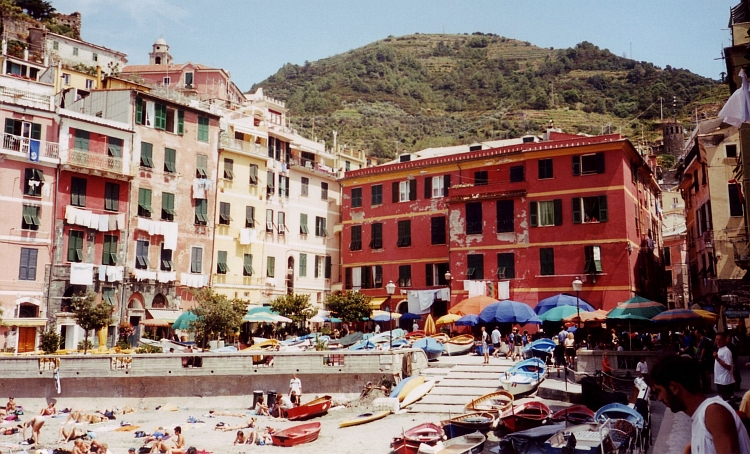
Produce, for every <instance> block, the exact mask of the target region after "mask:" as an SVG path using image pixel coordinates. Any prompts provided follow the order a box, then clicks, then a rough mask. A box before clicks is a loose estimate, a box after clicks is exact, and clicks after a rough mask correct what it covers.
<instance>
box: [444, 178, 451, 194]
mask: <svg viewBox="0 0 750 454" xmlns="http://www.w3.org/2000/svg"><path fill="white" fill-rule="evenodd" d="M450 186H451V176H450V174H449V175H445V176H443V196H445V197H447V196H448V188H449V187H450Z"/></svg>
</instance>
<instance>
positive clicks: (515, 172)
mask: <svg viewBox="0 0 750 454" xmlns="http://www.w3.org/2000/svg"><path fill="white" fill-rule="evenodd" d="M525 180H526V175H525V172H524V166H512V167H511V168H510V182H511V183H517V182H519V181H525Z"/></svg>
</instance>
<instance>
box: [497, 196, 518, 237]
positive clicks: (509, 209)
mask: <svg viewBox="0 0 750 454" xmlns="http://www.w3.org/2000/svg"><path fill="white" fill-rule="evenodd" d="M514 217H515V214H514V213H513V199H510V200H498V201H497V232H498V233H502V232H513V230H514V227H513V219H514Z"/></svg>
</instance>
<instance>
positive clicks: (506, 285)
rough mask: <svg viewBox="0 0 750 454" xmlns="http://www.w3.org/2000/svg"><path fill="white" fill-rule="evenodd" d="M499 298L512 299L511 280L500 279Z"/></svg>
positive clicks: (498, 284)
mask: <svg viewBox="0 0 750 454" xmlns="http://www.w3.org/2000/svg"><path fill="white" fill-rule="evenodd" d="M497 299H499V300H509V299H510V281H498V283H497Z"/></svg>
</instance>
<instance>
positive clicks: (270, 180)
mask: <svg viewBox="0 0 750 454" xmlns="http://www.w3.org/2000/svg"><path fill="white" fill-rule="evenodd" d="M275 179H276V175H275V174H274V173H273V172H272V171H270V170H269V171H268V173H267V174H266V195H273V193H274V191H275V190H276V188H275V186H274V180H275Z"/></svg>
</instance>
